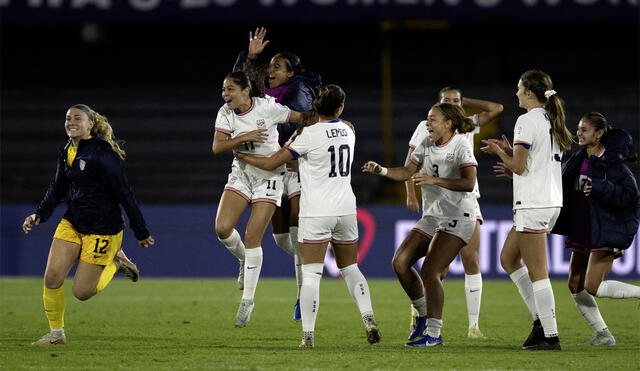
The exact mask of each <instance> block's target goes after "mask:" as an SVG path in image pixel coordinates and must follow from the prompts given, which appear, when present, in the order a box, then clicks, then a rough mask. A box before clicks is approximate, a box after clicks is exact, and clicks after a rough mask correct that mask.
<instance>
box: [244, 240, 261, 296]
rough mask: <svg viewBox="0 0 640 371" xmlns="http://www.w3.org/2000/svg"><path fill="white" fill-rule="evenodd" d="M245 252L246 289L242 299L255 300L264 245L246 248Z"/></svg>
mask: <svg viewBox="0 0 640 371" xmlns="http://www.w3.org/2000/svg"><path fill="white" fill-rule="evenodd" d="M244 254H245V261H244V290H243V291H242V299H249V300H253V296H254V295H255V294H256V287H257V286H258V279H259V278H260V270H261V269H262V247H260V246H258V247H256V248H254V249H245V252H244Z"/></svg>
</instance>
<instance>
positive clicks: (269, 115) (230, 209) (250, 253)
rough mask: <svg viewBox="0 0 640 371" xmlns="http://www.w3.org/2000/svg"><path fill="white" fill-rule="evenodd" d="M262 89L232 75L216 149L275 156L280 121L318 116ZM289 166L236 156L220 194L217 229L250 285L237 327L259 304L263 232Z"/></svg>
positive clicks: (224, 91) (241, 278)
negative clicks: (243, 225) (245, 217)
mask: <svg viewBox="0 0 640 371" xmlns="http://www.w3.org/2000/svg"><path fill="white" fill-rule="evenodd" d="M259 94H260V92H258V91H256V90H252V86H251V82H250V81H249V78H248V77H247V75H246V74H245V73H244V72H241V71H237V72H232V73H230V74H229V75H227V77H226V78H225V79H224V82H223V85H222V99H224V101H225V104H224V105H223V106H222V107H221V108H220V110H219V111H218V116H217V118H216V123H215V135H214V138H213V144H212V151H213V153H214V154H216V155H217V154H221V153H225V152H229V151H231V150H234V151H236V152H241V153H251V154H256V155H259V156H269V155H271V154H273V153H275V152H277V151H278V150H279V149H280V146H279V145H278V134H277V131H276V126H277V124H278V123H280V122H297V123H303V121H304V120H305V118H308V117H310V116H312V115H310V114H309V115H308V114H301V113H300V112H297V111H293V110H290V109H289V108H287V107H285V106H283V105H281V104H279V103H276V102H275V100H274V99H272V98H262V97H260V96H259ZM283 171H284V166H280V167H278V168H275V169H273V170H271V171H265V170H262V169H258V168H256V167H254V166H251V165H247V164H245V163H241V162H239V161H238V160H236V159H234V161H233V164H232V165H231V173H230V174H229V177H228V181H227V184H226V185H225V187H224V191H223V193H222V197H221V198H220V203H219V205H218V213H217V215H216V222H215V230H216V234H217V236H218V239H219V240H220V242H222V244H223V245H225V246H226V247H227V249H228V250H229V251H230V252H231V253H232V254H233V255H234V256H235V257H236V258H238V261H239V263H240V274H239V276H238V286H239V287H240V288H243V289H244V291H243V293H242V301H241V302H240V306H239V308H238V312H237V314H236V320H235V325H236V327H244V326H246V325H247V323H248V322H249V318H250V316H251V313H252V311H253V308H254V303H253V297H254V295H255V290H256V286H257V284H258V278H259V277H260V270H261V267H262V247H261V245H262V236H263V235H264V231H265V229H266V228H267V224H268V223H269V220H270V219H271V217H272V216H273V213H274V211H275V209H276V207H277V206H278V205H280V201H281V197H282V173H283ZM249 204H252V210H251V216H250V217H249V222H248V224H247V230H246V232H245V243H243V242H242V240H241V238H240V234H239V233H238V231H237V230H236V229H235V226H236V223H237V222H238V219H239V218H240V216H241V215H242V213H243V212H244V211H245V210H246V209H247V207H248V206H249ZM245 246H246V248H245Z"/></svg>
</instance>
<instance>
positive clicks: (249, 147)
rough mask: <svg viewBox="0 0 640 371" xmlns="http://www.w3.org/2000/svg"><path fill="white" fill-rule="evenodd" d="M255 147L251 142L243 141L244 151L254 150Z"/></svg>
mask: <svg viewBox="0 0 640 371" xmlns="http://www.w3.org/2000/svg"><path fill="white" fill-rule="evenodd" d="M255 149H256V147H255V146H254V145H253V142H244V150H245V151H254V150H255Z"/></svg>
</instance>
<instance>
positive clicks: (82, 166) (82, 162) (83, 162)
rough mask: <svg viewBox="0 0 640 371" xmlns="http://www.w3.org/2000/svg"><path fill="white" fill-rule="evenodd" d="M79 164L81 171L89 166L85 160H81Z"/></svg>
mask: <svg viewBox="0 0 640 371" xmlns="http://www.w3.org/2000/svg"><path fill="white" fill-rule="evenodd" d="M78 163H79V164H80V170H84V167H85V166H86V165H87V163H86V162H85V161H84V160H80V161H78Z"/></svg>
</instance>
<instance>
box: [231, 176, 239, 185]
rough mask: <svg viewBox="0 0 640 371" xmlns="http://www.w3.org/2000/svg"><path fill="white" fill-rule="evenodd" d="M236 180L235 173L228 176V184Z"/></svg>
mask: <svg viewBox="0 0 640 371" xmlns="http://www.w3.org/2000/svg"><path fill="white" fill-rule="evenodd" d="M236 180H238V177H236V176H235V175H232V176H231V177H229V184H233V183H235V182H236Z"/></svg>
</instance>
